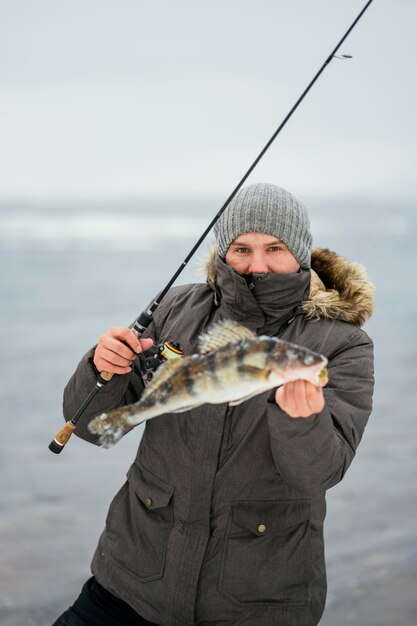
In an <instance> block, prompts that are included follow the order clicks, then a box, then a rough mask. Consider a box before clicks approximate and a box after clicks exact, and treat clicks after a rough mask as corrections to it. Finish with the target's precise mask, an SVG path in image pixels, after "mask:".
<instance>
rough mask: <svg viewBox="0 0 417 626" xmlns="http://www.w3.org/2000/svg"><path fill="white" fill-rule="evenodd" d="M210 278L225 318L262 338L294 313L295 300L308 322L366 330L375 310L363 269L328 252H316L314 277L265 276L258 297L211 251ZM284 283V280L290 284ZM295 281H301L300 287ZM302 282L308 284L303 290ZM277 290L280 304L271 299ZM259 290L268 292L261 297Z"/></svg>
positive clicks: (306, 273)
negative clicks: (338, 323) (337, 322)
mask: <svg viewBox="0 0 417 626" xmlns="http://www.w3.org/2000/svg"><path fill="white" fill-rule="evenodd" d="M206 275H207V283H208V285H209V286H210V287H211V288H212V290H213V292H214V301H215V303H216V305H217V306H221V307H224V309H225V315H228V316H229V317H230V318H231V319H235V320H237V321H241V322H242V323H244V324H245V325H247V326H248V327H250V328H252V329H254V330H257V331H258V332H268V331H269V332H270V330H271V328H272V327H275V328H276V327H277V324H278V325H279V322H280V320H284V318H285V317H286V315H288V314H289V313H290V310H292V309H293V308H294V306H295V307H296V304H293V302H294V301H293V300H292V297H293V295H294V296H296V298H297V303H298V305H299V309H298V310H299V311H302V312H303V314H304V315H305V317H307V318H310V319H311V318H314V319H318V318H321V317H324V318H328V319H338V320H342V321H345V322H349V323H350V324H355V325H358V326H362V324H364V323H365V321H366V320H367V319H368V318H369V317H370V316H371V315H372V313H373V309H374V301H375V287H374V286H373V284H372V283H371V282H370V281H369V279H368V278H367V276H366V272H365V269H364V268H363V266H361V265H359V264H358V263H352V262H351V261H348V259H346V258H345V257H343V256H340V255H338V254H336V253H335V252H332V251H330V250H328V249H327V248H314V249H313V252H312V255H311V271H310V272H309V271H307V270H302V271H301V272H299V273H298V274H267V275H266V280H265V281H264V284H263V285H262V286H261V283H262V282H263V281H260V285H259V287H258V285H256V287H255V289H257V290H258V291H257V292H256V291H255V293H252V290H251V289H250V288H249V286H248V285H247V283H246V280H245V279H244V278H243V277H242V276H240V275H239V274H238V273H237V272H236V271H235V270H233V269H232V268H231V267H229V266H228V265H227V264H226V263H224V261H222V260H221V259H220V258H219V256H218V254H217V248H216V247H213V248H212V251H211V254H210V257H209V259H208V260H207V263H206ZM306 276H307V278H306ZM282 277H286V280H287V281H288V282H287V284H286V280H285V278H282ZM294 277H299V278H298V280H299V283H298V285H297V284H296V283H297V278H294ZM303 280H305V281H306V283H305V284H304V285H303ZM269 281H270V282H269ZM303 286H304V290H303ZM297 287H298V288H297ZM274 289H276V293H281V296H282V298H281V299H280V301H278V300H276V299H275V298H274V297H273V296H274ZM286 289H287V293H286V295H284V292H285V290H286ZM261 290H264V293H263V294H261V293H260V292H261ZM292 290H293V291H292ZM255 296H256V297H255ZM265 308H266V309H267V310H265ZM284 309H285V310H284ZM276 329H277V328H276Z"/></svg>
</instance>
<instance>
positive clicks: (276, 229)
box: [214, 183, 312, 269]
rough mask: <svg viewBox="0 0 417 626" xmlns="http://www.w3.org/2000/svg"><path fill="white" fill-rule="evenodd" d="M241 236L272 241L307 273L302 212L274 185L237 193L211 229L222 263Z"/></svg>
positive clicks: (305, 221)
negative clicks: (283, 247) (281, 245)
mask: <svg viewBox="0 0 417 626" xmlns="http://www.w3.org/2000/svg"><path fill="white" fill-rule="evenodd" d="M244 233H266V234H267V235H272V236H273V237H276V238H277V239H279V240H280V241H282V242H283V243H285V245H286V246H287V248H288V249H289V251H290V252H292V254H293V255H294V256H295V258H296V259H297V261H298V263H299V264H300V267H302V268H303V269H308V268H309V267H310V261H311V246H312V237H311V231H310V221H309V219H308V215H307V211H306V208H305V207H304V206H303V205H302V204H301V202H299V200H297V198H295V197H294V196H293V195H292V194H291V193H289V192H288V191H285V189H282V188H281V187H277V186H276V185H270V184H268V183H258V184H255V185H248V187H244V188H243V189H240V190H239V191H238V193H237V194H236V195H235V197H234V198H233V199H232V201H231V202H230V204H229V205H228V207H227V209H226V210H225V211H224V213H222V215H221V216H220V218H219V220H218V221H217V222H216V224H215V226H214V234H215V237H216V240H217V245H218V250H219V256H220V257H221V258H223V259H224V257H225V256H226V252H227V250H228V248H229V246H230V244H231V243H232V241H234V240H235V239H236V237H239V235H243V234H244Z"/></svg>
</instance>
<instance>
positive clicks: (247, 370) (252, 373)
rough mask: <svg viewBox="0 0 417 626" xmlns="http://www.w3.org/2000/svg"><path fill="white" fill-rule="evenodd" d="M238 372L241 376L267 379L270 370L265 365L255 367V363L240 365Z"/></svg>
mask: <svg viewBox="0 0 417 626" xmlns="http://www.w3.org/2000/svg"><path fill="white" fill-rule="evenodd" d="M239 372H241V373H242V374H243V376H248V377H250V378H254V379H258V380H268V378H269V375H270V373H271V370H270V369H267V368H266V367H256V366H255V365H240V366H239Z"/></svg>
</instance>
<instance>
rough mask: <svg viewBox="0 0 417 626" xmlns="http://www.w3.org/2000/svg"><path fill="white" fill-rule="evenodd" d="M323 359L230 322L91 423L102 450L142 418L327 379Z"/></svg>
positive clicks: (232, 402)
mask: <svg viewBox="0 0 417 626" xmlns="http://www.w3.org/2000/svg"><path fill="white" fill-rule="evenodd" d="M326 365H327V359H326V357H324V356H322V355H321V354H317V353H316V352H312V351H311V350H308V349H307V348H302V347H300V346H297V345H296V344H293V343H289V342H287V341H282V340H280V339H277V338H275V337H268V336H266V335H262V336H259V337H258V336H257V335H255V334H254V333H253V332H252V331H250V330H249V329H247V328H246V327H244V326H241V325H239V324H237V323H235V322H232V321H230V320H227V321H224V322H220V323H218V324H216V325H214V326H213V327H212V328H211V329H210V330H209V331H208V332H207V333H206V334H204V335H202V336H201V337H200V339H199V351H198V353H197V354H193V355H191V356H186V357H183V358H181V359H176V360H174V361H170V362H168V363H166V364H164V365H162V366H161V367H160V368H159V370H158V371H157V373H156V374H155V376H154V378H153V380H152V382H151V383H150V384H149V386H148V387H147V388H146V389H145V391H144V393H143V394H142V396H141V398H140V400H139V401H138V402H136V403H135V404H131V405H129V406H124V407H121V408H119V409H115V410H112V411H110V412H109V413H102V414H101V415H99V416H98V417H96V418H95V419H94V420H93V421H92V422H90V424H89V429H90V431H91V432H92V433H94V434H97V435H99V443H100V445H102V446H103V447H105V448H109V447H111V446H112V445H114V444H115V443H116V442H117V441H118V440H119V439H120V438H121V437H122V436H123V435H124V434H125V433H127V432H128V431H129V430H131V429H132V428H133V427H134V426H136V425H137V424H140V423H141V422H144V421H145V420H148V419H151V418H152V417H156V416H157V415H162V414H164V413H182V412H183V411H188V410H190V409H193V408H195V407H198V406H200V405H202V404H206V403H209V404H221V403H223V402H227V403H229V405H231V406H234V405H237V404H240V403H241V402H245V400H248V399H249V398H252V397H253V396H256V395H258V394H260V393H263V392H265V391H267V390H269V389H272V388H274V387H278V386H279V385H282V384H284V383H287V382H290V381H293V380H298V379H301V380H307V381H309V382H311V383H313V384H314V385H318V384H320V382H321V380H323V379H325V378H326V377H327V369H326Z"/></svg>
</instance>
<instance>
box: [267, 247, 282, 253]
mask: <svg viewBox="0 0 417 626" xmlns="http://www.w3.org/2000/svg"><path fill="white" fill-rule="evenodd" d="M269 249H270V250H271V252H279V251H280V250H282V248H280V246H271V247H270V248H269Z"/></svg>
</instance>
